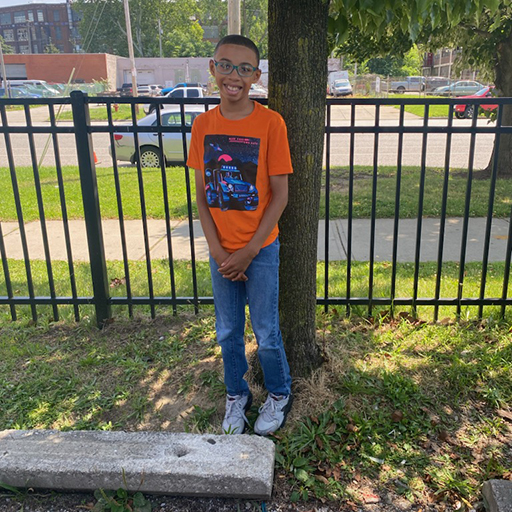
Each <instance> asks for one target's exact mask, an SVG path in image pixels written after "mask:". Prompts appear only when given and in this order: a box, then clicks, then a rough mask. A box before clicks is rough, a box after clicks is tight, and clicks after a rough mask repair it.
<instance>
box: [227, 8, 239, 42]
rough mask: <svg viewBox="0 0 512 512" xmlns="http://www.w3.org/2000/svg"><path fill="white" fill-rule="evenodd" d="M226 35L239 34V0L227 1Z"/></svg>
mask: <svg viewBox="0 0 512 512" xmlns="http://www.w3.org/2000/svg"><path fill="white" fill-rule="evenodd" d="M228 34H240V0H228Z"/></svg>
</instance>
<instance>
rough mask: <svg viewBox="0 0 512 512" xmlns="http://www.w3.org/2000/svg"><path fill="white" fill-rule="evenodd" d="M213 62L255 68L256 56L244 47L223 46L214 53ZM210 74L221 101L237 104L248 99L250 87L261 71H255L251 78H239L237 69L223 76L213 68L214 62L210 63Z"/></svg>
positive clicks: (235, 45)
mask: <svg viewBox="0 0 512 512" xmlns="http://www.w3.org/2000/svg"><path fill="white" fill-rule="evenodd" d="M214 58H215V61H217V62H218V63H219V62H220V63H223V62H227V63H229V64H232V65H234V66H241V65H244V64H245V65H246V66H247V65H249V66H252V67H257V65H258V62H257V60H256V54H255V53H254V52H253V51H252V50H251V49H250V48H247V47H245V46H239V45H237V44H224V45H222V46H221V47H220V48H218V50H217V52H216V53H215V57H214ZM210 73H211V74H212V76H213V77H214V78H215V81H216V83H217V86H218V88H219V91H220V97H221V100H223V101H229V102H239V101H242V102H243V101H246V100H247V99H248V98H249V91H250V89H251V85H252V84H254V83H256V82H257V81H258V80H259V78H260V76H261V71H260V70H259V69H257V70H256V71H254V73H253V74H252V76H249V77H247V76H240V75H239V74H238V72H237V69H234V68H233V70H232V71H231V73H230V74H229V75H223V74H222V73H220V72H219V70H218V69H217V68H216V67H215V62H214V61H213V60H211V61H210Z"/></svg>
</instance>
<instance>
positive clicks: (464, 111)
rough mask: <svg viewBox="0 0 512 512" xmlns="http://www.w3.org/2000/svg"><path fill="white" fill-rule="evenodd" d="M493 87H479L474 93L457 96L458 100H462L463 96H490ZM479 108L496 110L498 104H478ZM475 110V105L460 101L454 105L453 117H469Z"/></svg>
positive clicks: (491, 95)
mask: <svg viewBox="0 0 512 512" xmlns="http://www.w3.org/2000/svg"><path fill="white" fill-rule="evenodd" d="M493 89H494V87H484V88H483V89H480V90H479V91H478V92H476V93H475V94H470V95H469V96H462V97H461V98H459V99H460V100H463V99H464V98H492V97H493V93H492V90H493ZM480 108H481V109H482V110H496V109H497V108H498V105H490V104H487V105H480ZM474 112H475V105H474V104H472V105H471V104H467V103H466V104H464V103H461V104H459V105H455V117H456V118H457V119H471V118H472V117H473V113H474Z"/></svg>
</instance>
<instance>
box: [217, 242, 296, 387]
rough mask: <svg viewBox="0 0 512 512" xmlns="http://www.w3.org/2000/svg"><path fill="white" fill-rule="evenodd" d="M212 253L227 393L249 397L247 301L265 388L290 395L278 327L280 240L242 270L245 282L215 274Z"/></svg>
mask: <svg viewBox="0 0 512 512" xmlns="http://www.w3.org/2000/svg"><path fill="white" fill-rule="evenodd" d="M218 268H219V267H218V265H217V263H216V261H215V260H214V259H213V258H212V257H211V256H210V270H211V274H212V287H213V298H214V303H215V316H216V323H215V327H216V330H217V341H218V343H219V345H220V347H221V349H222V359H223V360H224V383H225V384H226V388H227V392H228V393H229V394H230V395H247V394H248V393H249V385H248V384H247V381H246V380H245V379H244V375H245V373H246V372H247V370H248V364H247V358H246V356H245V343H244V331H245V304H246V303H247V302H248V303H249V312H250V315H251V323H252V328H253V331H254V334H255V335H256V341H257V342H258V358H259V360H260V364H261V367H262V369H263V376H264V378H265V387H266V388H267V391H269V392H271V393H274V394H276V395H289V394H290V391H291V377H290V367H289V366H288V361H287V360H286V354H285V352H284V346H283V339H282V337H281V329H280V327H279V311H278V300H279V240H278V239H276V240H275V241H274V242H273V243H271V244H270V245H268V246H267V247H264V248H263V249H261V250H260V252H259V254H258V255H257V256H256V257H255V258H254V259H253V260H252V262H251V264H250V265H249V267H248V268H247V270H246V271H245V275H246V276H247V277H248V280H247V281H246V282H242V281H230V280H229V279H225V278H224V277H222V274H221V273H220V272H218Z"/></svg>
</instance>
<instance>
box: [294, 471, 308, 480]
mask: <svg viewBox="0 0 512 512" xmlns="http://www.w3.org/2000/svg"><path fill="white" fill-rule="evenodd" d="M295 478H296V479H297V480H300V481H301V482H307V481H308V480H309V475H308V473H307V472H306V471H304V470H303V469H296V470H295Z"/></svg>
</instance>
